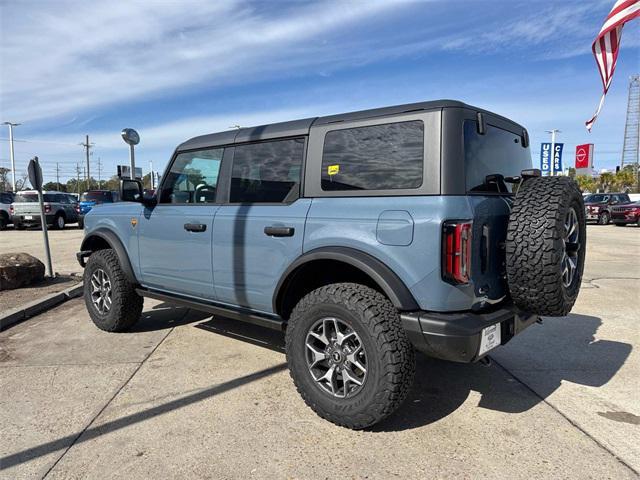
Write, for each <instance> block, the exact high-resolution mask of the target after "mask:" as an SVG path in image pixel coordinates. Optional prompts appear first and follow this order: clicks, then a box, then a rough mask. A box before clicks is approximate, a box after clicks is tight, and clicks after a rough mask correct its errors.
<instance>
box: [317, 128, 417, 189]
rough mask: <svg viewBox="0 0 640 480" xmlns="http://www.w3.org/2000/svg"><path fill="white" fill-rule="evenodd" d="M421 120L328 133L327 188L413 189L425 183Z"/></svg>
mask: <svg viewBox="0 0 640 480" xmlns="http://www.w3.org/2000/svg"><path fill="white" fill-rule="evenodd" d="M423 163H424V124H423V122H422V121H421V120H416V121H408V122H396V123H387V124H383V125H372V126H367V127H356V128H348V129H342V130H332V131H329V132H327V134H326V135H325V138H324V148H323V153H322V175H321V186H322V190H324V191H344V190H396V189H413V188H419V187H420V186H421V185H422V180H423V179H422V176H423Z"/></svg>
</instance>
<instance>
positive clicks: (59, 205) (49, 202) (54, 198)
mask: <svg viewBox="0 0 640 480" xmlns="http://www.w3.org/2000/svg"><path fill="white" fill-rule="evenodd" d="M43 197H44V198H43V200H44V213H45V218H46V221H47V225H49V226H51V227H52V228H54V229H56V230H62V229H63V228H64V227H65V225H66V224H68V223H77V222H78V213H79V210H80V206H79V204H78V202H77V200H75V199H74V197H73V196H72V195H70V194H68V193H64V192H56V191H47V192H43ZM10 213H11V218H12V221H13V225H14V227H15V228H16V229H18V230H22V229H24V228H27V227H31V226H36V225H40V205H39V204H38V192H37V191H35V190H25V191H22V192H18V193H16V196H15V198H14V200H13V203H12V204H11V209H10Z"/></svg>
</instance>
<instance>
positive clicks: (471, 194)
mask: <svg viewBox="0 0 640 480" xmlns="http://www.w3.org/2000/svg"><path fill="white" fill-rule="evenodd" d="M463 131H464V169H465V187H466V192H467V198H468V199H469V204H470V206H471V208H472V210H473V231H472V235H473V239H472V247H471V248H472V261H471V280H472V281H473V285H474V288H475V293H476V295H477V296H478V297H485V298H486V300H487V302H488V303H495V302H497V301H499V300H501V299H503V298H504V297H505V296H506V295H507V294H508V287H507V278H506V258H505V252H506V250H505V241H506V236H507V226H508V223H509V214H510V212H511V206H512V205H513V200H514V195H513V193H512V190H514V187H515V186H516V185H517V183H514V181H516V177H519V175H520V174H521V172H522V171H523V170H528V169H531V166H532V162H531V153H530V151H529V148H528V145H527V143H526V142H525V141H524V137H523V130H522V127H520V126H518V125H516V124H510V123H508V122H504V121H496V120H494V119H493V118H492V117H491V116H487V118H486V125H483V126H482V128H480V126H479V124H478V122H477V121H475V120H465V121H464V127H463ZM505 179H506V180H507V181H505Z"/></svg>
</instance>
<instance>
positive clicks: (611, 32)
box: [586, 0, 640, 131]
mask: <svg viewBox="0 0 640 480" xmlns="http://www.w3.org/2000/svg"><path fill="white" fill-rule="evenodd" d="M639 16H640V0H618V1H617V2H616V3H615V5H614V6H613V8H612V9H611V11H610V12H609V15H607V18H606V19H605V20H604V25H602V28H601V29H600V33H598V36H597V37H596V39H595V40H594V41H593V45H592V47H591V50H593V56H594V57H596V63H597V64H598V71H599V72H600V77H601V78H602V87H603V92H602V98H600V104H599V105H598V109H597V110H596V113H595V114H594V115H593V117H592V118H591V120H589V121H588V122H586V125H587V130H589V131H591V127H593V124H594V123H595V121H596V118H597V117H598V114H599V113H600V110H602V105H603V104H604V97H605V95H606V94H607V91H608V90H609V86H610V85H611V79H612V78H613V72H614V71H615V69H616V62H617V60H618V51H619V50H620V38H621V36H622V27H623V26H624V24H625V23H626V22H628V21H629V20H631V19H634V18H636V17H639Z"/></svg>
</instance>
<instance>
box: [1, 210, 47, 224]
mask: <svg viewBox="0 0 640 480" xmlns="http://www.w3.org/2000/svg"><path fill="white" fill-rule="evenodd" d="M27 217H31V218H27ZM44 217H45V219H46V221H47V225H51V224H53V218H54V215H53V214H49V213H47V214H45V216H44ZM11 220H12V221H13V224H14V225H15V224H19V225H40V213H34V214H22V213H20V214H17V215H14V216H13V217H11Z"/></svg>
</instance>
